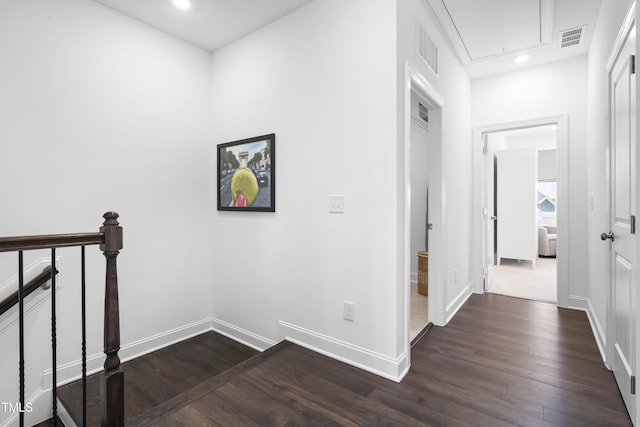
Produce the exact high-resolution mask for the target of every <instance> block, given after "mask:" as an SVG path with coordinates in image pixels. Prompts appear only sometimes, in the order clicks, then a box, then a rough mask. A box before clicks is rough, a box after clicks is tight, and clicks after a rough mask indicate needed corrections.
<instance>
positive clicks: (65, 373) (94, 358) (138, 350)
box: [42, 319, 212, 390]
mask: <svg viewBox="0 0 640 427" xmlns="http://www.w3.org/2000/svg"><path fill="white" fill-rule="evenodd" d="M211 330H212V327H211V319H204V320H200V321H197V322H194V323H191V324H189V325H184V326H181V327H178V328H175V329H171V330H169V331H165V332H162V333H159V334H156V335H152V336H150V337H148V338H144V339H141V340H137V341H134V342H131V343H129V344H125V345H124V346H122V347H121V348H120V351H119V352H118V356H119V357H120V360H121V361H122V362H127V361H129V360H132V359H136V358H138V357H141V356H144V355H145V354H148V353H152V352H154V351H157V350H160V349H162V348H164V347H168V346H170V345H172V344H175V343H178V342H180V341H184V340H186V339H189V338H191V337H194V336H196V335H200V334H203V333H205V332H208V331H211ZM104 359H105V355H104V354H103V353H98V354H93V355H89V356H87V374H88V375H91V374H95V373H97V372H100V371H102V369H103V365H104ZM81 366H82V361H81V360H80V359H78V360H75V361H73V362H69V363H66V364H64V365H59V366H58V378H57V380H58V386H61V385H64V384H68V383H70V382H73V381H76V380H78V379H80V378H81V376H82V371H81V369H82V368H81ZM51 386H52V371H51V369H47V370H46V371H44V374H43V375H42V387H43V389H45V390H47V389H48V390H51Z"/></svg>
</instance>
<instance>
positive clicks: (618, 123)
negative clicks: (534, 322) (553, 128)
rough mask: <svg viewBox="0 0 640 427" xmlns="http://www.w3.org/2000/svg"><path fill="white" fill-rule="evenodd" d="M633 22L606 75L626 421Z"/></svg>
mask: <svg viewBox="0 0 640 427" xmlns="http://www.w3.org/2000/svg"><path fill="white" fill-rule="evenodd" d="M634 51H635V26H634V28H633V29H632V30H631V31H630V32H629V33H628V36H627V39H626V41H625V42H624V45H623V46H622V49H621V51H620V54H619V55H618V57H617V59H616V61H615V62H614V64H613V67H612V68H611V71H610V74H609V77H610V78H609V86H610V87H609V90H610V96H611V99H610V102H611V103H610V106H611V107H610V108H611V139H610V144H611V147H610V153H611V157H610V159H611V165H610V167H611V169H610V171H611V179H610V186H611V188H610V195H611V200H610V203H611V206H610V212H611V215H610V220H611V221H610V227H611V228H610V230H611V231H610V233H608V236H607V233H605V234H603V236H602V238H603V240H605V239H606V238H607V237H608V238H609V239H610V242H611V243H610V248H611V262H610V266H611V271H610V274H611V276H610V277H611V296H612V299H611V302H612V309H613V313H612V314H613V317H612V321H613V328H614V332H613V338H614V341H613V360H612V368H613V373H614V375H615V378H616V381H617V382H618V387H619V388H620V392H621V393H622V397H623V399H624V402H625V404H626V405H627V410H628V411H629V415H630V416H631V419H635V412H636V405H635V396H633V395H632V394H633V393H634V391H633V390H632V387H635V386H634V384H633V383H634V382H635V377H634V375H635V372H634V370H635V358H636V354H635V353H636V351H635V333H636V332H635V312H636V304H635V300H636V291H637V290H636V289H635V286H634V284H633V280H632V278H633V276H634V275H635V274H636V273H635V272H634V268H637V266H634V264H635V249H634V238H635V236H633V235H632V233H633V228H634V226H633V222H634V220H633V219H632V215H636V213H637V211H636V200H635V190H636V188H635V176H636V174H635V169H636V162H635V154H636V151H635V150H636V144H635V140H636V129H635V111H636V97H635V90H636V83H635V73H634V70H633V68H634V67H635V65H634V62H635V60H634V59H633V58H634V57H633V54H634Z"/></svg>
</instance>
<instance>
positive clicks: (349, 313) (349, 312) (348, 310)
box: [342, 301, 356, 321]
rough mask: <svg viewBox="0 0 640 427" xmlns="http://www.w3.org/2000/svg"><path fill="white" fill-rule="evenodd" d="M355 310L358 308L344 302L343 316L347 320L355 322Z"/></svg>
mask: <svg viewBox="0 0 640 427" xmlns="http://www.w3.org/2000/svg"><path fill="white" fill-rule="evenodd" d="M355 308H356V305H355V304H354V303H352V302H349V301H345V302H344V313H343V315H342V316H343V317H344V319H345V320H351V321H353V317H354V311H355Z"/></svg>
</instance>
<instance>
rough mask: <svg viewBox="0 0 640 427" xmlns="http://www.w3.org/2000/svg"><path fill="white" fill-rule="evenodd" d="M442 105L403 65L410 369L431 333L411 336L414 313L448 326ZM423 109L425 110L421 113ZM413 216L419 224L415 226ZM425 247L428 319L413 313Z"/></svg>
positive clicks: (426, 84)
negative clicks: (413, 350)
mask: <svg viewBox="0 0 640 427" xmlns="http://www.w3.org/2000/svg"><path fill="white" fill-rule="evenodd" d="M412 101H413V102H414V103H415V104H414V105H415V107H412ZM443 103H444V99H443V98H442V97H441V96H440V94H439V93H438V91H437V90H436V89H435V88H434V87H433V86H432V85H431V84H430V83H429V82H428V81H427V80H426V79H425V78H424V77H423V76H422V74H421V73H420V72H419V71H418V70H416V69H414V68H413V67H412V66H411V65H410V64H409V63H405V108H404V111H405V114H404V141H403V142H402V146H401V147H400V148H401V150H402V152H403V157H404V159H403V160H404V161H403V166H404V179H403V181H404V204H403V205H404V206H403V217H404V218H403V224H404V225H403V228H404V232H403V244H402V260H403V262H402V264H401V266H402V274H401V277H402V280H401V284H402V285H401V286H402V293H403V295H404V312H405V324H404V334H405V335H404V336H405V337H406V341H405V343H406V347H405V348H406V350H405V351H406V354H407V355H408V359H409V363H410V353H411V352H410V349H411V346H412V343H413V344H414V345H415V344H416V343H417V342H418V341H419V340H420V338H421V337H422V336H424V332H426V330H428V329H427V328H425V329H421V330H420V333H418V335H417V336H415V337H414V336H412V335H413V334H412V333H411V317H412V311H413V313H416V311H418V313H416V314H419V315H420V316H421V317H422V319H421V320H420V322H426V323H427V325H430V324H434V325H444V324H445V323H446V322H445V312H446V310H445V303H444V276H443V268H442V265H443V264H444V251H443V247H444V244H443V242H444V203H443V200H444V188H445V186H444V178H443V173H442V164H443V161H442V153H443V150H442V105H443ZM419 104H422V108H421V107H420V105H419ZM412 113H413V114H412ZM412 115H413V118H412ZM414 122H417V123H420V124H421V126H417V125H416V123H414ZM427 122H428V123H427ZM412 127H413V132H412ZM427 129H428V130H427ZM412 134H413V137H412ZM420 135H422V136H423V138H421V137H420ZM412 145H416V146H417V147H416V148H417V151H415V152H414V151H413V150H412ZM414 154H415V155H416V156H417V158H415V159H414V158H413V155H414ZM414 172H416V173H415V175H416V176H417V178H416V179H419V180H422V181H421V183H420V184H415V185H412V174H413V173H414ZM427 186H428V191H427V188H426V187H427ZM414 207H415V209H414ZM427 211H428V213H427ZM412 216H413V217H414V218H415V219H414V220H413V221H412ZM414 224H415V225H414ZM427 245H428V258H427V259H426V260H423V262H424V261H426V263H427V264H426V268H425V269H424V270H426V271H424V273H425V274H426V280H425V282H426V283H425V285H426V289H424V290H425V291H426V292H425V293H426V294H427V295H421V297H423V298H425V297H426V303H427V305H426V313H424V311H423V310H424V308H423V306H418V307H416V308H414V310H412V305H411V300H412V298H411V296H412V292H411V291H412V281H413V282H415V285H414V286H415V287H416V294H417V293H418V292H417V285H418V282H419V280H418V279H419V277H418V276H419V275H420V273H421V272H422V271H418V270H423V269H422V268H420V269H418V264H419V259H418V252H427V251H426V249H427ZM421 249H425V250H424V251H423V250H421ZM423 265H424V264H423ZM412 273H413V274H412ZM414 307H415V306H414ZM417 328H418V327H416V329H417Z"/></svg>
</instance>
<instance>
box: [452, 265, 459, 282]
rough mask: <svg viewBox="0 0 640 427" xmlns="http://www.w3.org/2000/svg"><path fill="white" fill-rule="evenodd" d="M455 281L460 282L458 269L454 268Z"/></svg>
mask: <svg viewBox="0 0 640 427" xmlns="http://www.w3.org/2000/svg"><path fill="white" fill-rule="evenodd" d="M453 283H458V269H457V268H454V269H453Z"/></svg>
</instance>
